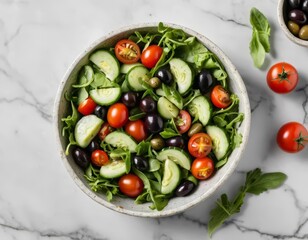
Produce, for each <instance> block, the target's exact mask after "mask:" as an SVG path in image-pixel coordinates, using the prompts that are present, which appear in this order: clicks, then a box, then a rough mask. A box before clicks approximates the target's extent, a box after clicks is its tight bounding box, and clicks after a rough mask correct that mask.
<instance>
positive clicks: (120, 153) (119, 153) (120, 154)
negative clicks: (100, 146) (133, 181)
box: [109, 148, 131, 173]
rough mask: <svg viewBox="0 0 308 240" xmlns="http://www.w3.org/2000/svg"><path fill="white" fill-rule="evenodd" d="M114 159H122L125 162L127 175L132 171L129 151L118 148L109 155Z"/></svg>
mask: <svg viewBox="0 0 308 240" xmlns="http://www.w3.org/2000/svg"><path fill="white" fill-rule="evenodd" d="M109 156H110V158H112V159H119V158H120V159H122V160H123V161H124V162H125V166H126V173H129V172H130V169H131V153H130V151H129V150H124V149H122V148H117V149H114V150H112V151H111V152H110V153H109Z"/></svg>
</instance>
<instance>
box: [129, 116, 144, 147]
mask: <svg viewBox="0 0 308 240" xmlns="http://www.w3.org/2000/svg"><path fill="white" fill-rule="evenodd" d="M125 132H126V133H127V134H129V135H131V136H132V137H133V138H134V139H135V140H136V141H138V142H141V141H142V140H145V139H146V138H147V131H146V129H145V126H144V123H143V121H142V120H140V119H138V120H136V121H131V122H130V121H129V122H128V123H127V124H126V125H125Z"/></svg>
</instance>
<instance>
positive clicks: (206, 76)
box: [194, 69, 216, 94]
mask: <svg viewBox="0 0 308 240" xmlns="http://www.w3.org/2000/svg"><path fill="white" fill-rule="evenodd" d="M215 83H216V80H215V78H214V77H213V76H212V74H211V73H210V72H209V71H208V70H206V69H202V70H201V71H200V72H199V73H198V74H197V75H196V77H195V83H194V88H196V89H200V91H201V93H202V94H205V93H207V92H209V91H210V90H211V88H212V87H213V86H214V85H215Z"/></svg>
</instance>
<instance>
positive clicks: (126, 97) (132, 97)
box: [121, 92, 137, 108]
mask: <svg viewBox="0 0 308 240" xmlns="http://www.w3.org/2000/svg"><path fill="white" fill-rule="evenodd" d="M121 100H122V103H124V104H125V105H126V107H129V108H131V107H135V106H136V104H137V94H136V93H134V92H127V93H124V94H123V96H122V98H121Z"/></svg>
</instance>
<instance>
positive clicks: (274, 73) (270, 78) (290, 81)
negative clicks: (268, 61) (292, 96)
mask: <svg viewBox="0 0 308 240" xmlns="http://www.w3.org/2000/svg"><path fill="white" fill-rule="evenodd" d="M266 80H267V84H268V86H269V87H270V89H272V90H273V91H274V92H276V93H289V92H291V91H292V90H293V89H294V88H295V87H296V85H297V83H298V73H297V71H296V69H295V67H293V66H292V65H291V64H289V63H286V62H280V63H276V64H274V65H273V66H272V67H271V68H270V69H269V70H268V72H267V77H266Z"/></svg>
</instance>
